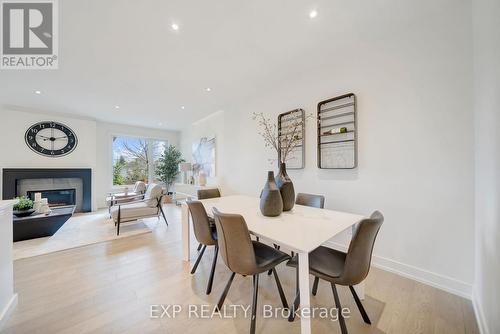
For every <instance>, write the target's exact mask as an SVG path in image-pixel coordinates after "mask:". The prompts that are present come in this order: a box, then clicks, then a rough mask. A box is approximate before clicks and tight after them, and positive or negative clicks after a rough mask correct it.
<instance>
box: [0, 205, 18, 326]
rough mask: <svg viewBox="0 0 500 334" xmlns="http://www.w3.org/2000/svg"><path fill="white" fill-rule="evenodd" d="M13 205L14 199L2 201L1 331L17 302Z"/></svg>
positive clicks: (0, 247) (0, 251) (0, 258)
mask: <svg viewBox="0 0 500 334" xmlns="http://www.w3.org/2000/svg"><path fill="white" fill-rule="evenodd" d="M12 205H14V201H0V254H1V256H0V331H1V330H2V328H3V326H4V325H5V323H6V322H7V319H8V317H9V315H10V313H11V312H12V310H13V309H14V307H15V306H16V303H17V294H15V293H14V270H13V266H12Z"/></svg>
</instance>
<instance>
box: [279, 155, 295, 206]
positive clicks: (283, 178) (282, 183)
mask: <svg viewBox="0 0 500 334" xmlns="http://www.w3.org/2000/svg"><path fill="white" fill-rule="evenodd" d="M275 181H276V185H277V186H278V189H279V190H280V193H281V198H282V200H283V211H290V210H292V209H293V206H294V205H295V189H294V188H293V183H292V180H291V179H290V177H289V176H288V174H287V173H286V164H285V163H284V162H282V163H280V170H279V172H278V175H276V179H275Z"/></svg>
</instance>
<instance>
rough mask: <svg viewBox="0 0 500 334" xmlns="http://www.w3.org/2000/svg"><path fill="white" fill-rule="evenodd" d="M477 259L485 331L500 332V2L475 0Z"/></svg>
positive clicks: (480, 313)
mask: <svg viewBox="0 0 500 334" xmlns="http://www.w3.org/2000/svg"><path fill="white" fill-rule="evenodd" d="M473 10H474V16H473V17H474V79H475V80H474V84H475V86H474V88H475V89H474V92H475V106H474V109H475V123H476V124H475V129H476V136H475V148H476V261H475V273H476V277H475V283H474V304H475V306H476V311H477V315H478V317H477V318H478V322H479V324H480V327H481V329H482V333H492V334H493V333H500V319H499V317H498V315H499V314H500V292H499V291H500V289H499V287H498V283H499V282H500V266H499V263H500V261H499V254H500V2H499V1H496V0H474V1H473Z"/></svg>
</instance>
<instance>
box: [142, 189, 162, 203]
mask: <svg viewBox="0 0 500 334" xmlns="http://www.w3.org/2000/svg"><path fill="white" fill-rule="evenodd" d="M162 194H163V189H162V188H161V186H160V185H158V184H155V183H151V184H150V185H149V186H148V190H146V194H145V195H144V199H145V200H146V203H147V205H148V206H149V207H151V208H156V207H157V206H158V199H159V198H160V197H161V196H162Z"/></svg>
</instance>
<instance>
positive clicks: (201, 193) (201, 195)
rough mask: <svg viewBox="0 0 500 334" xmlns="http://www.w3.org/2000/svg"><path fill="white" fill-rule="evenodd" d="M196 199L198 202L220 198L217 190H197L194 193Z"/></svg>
mask: <svg viewBox="0 0 500 334" xmlns="http://www.w3.org/2000/svg"><path fill="white" fill-rule="evenodd" d="M196 197H198V199H199V200H202V199H208V198H216V197H220V191H219V189H218V188H210V189H198V191H196Z"/></svg>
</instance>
